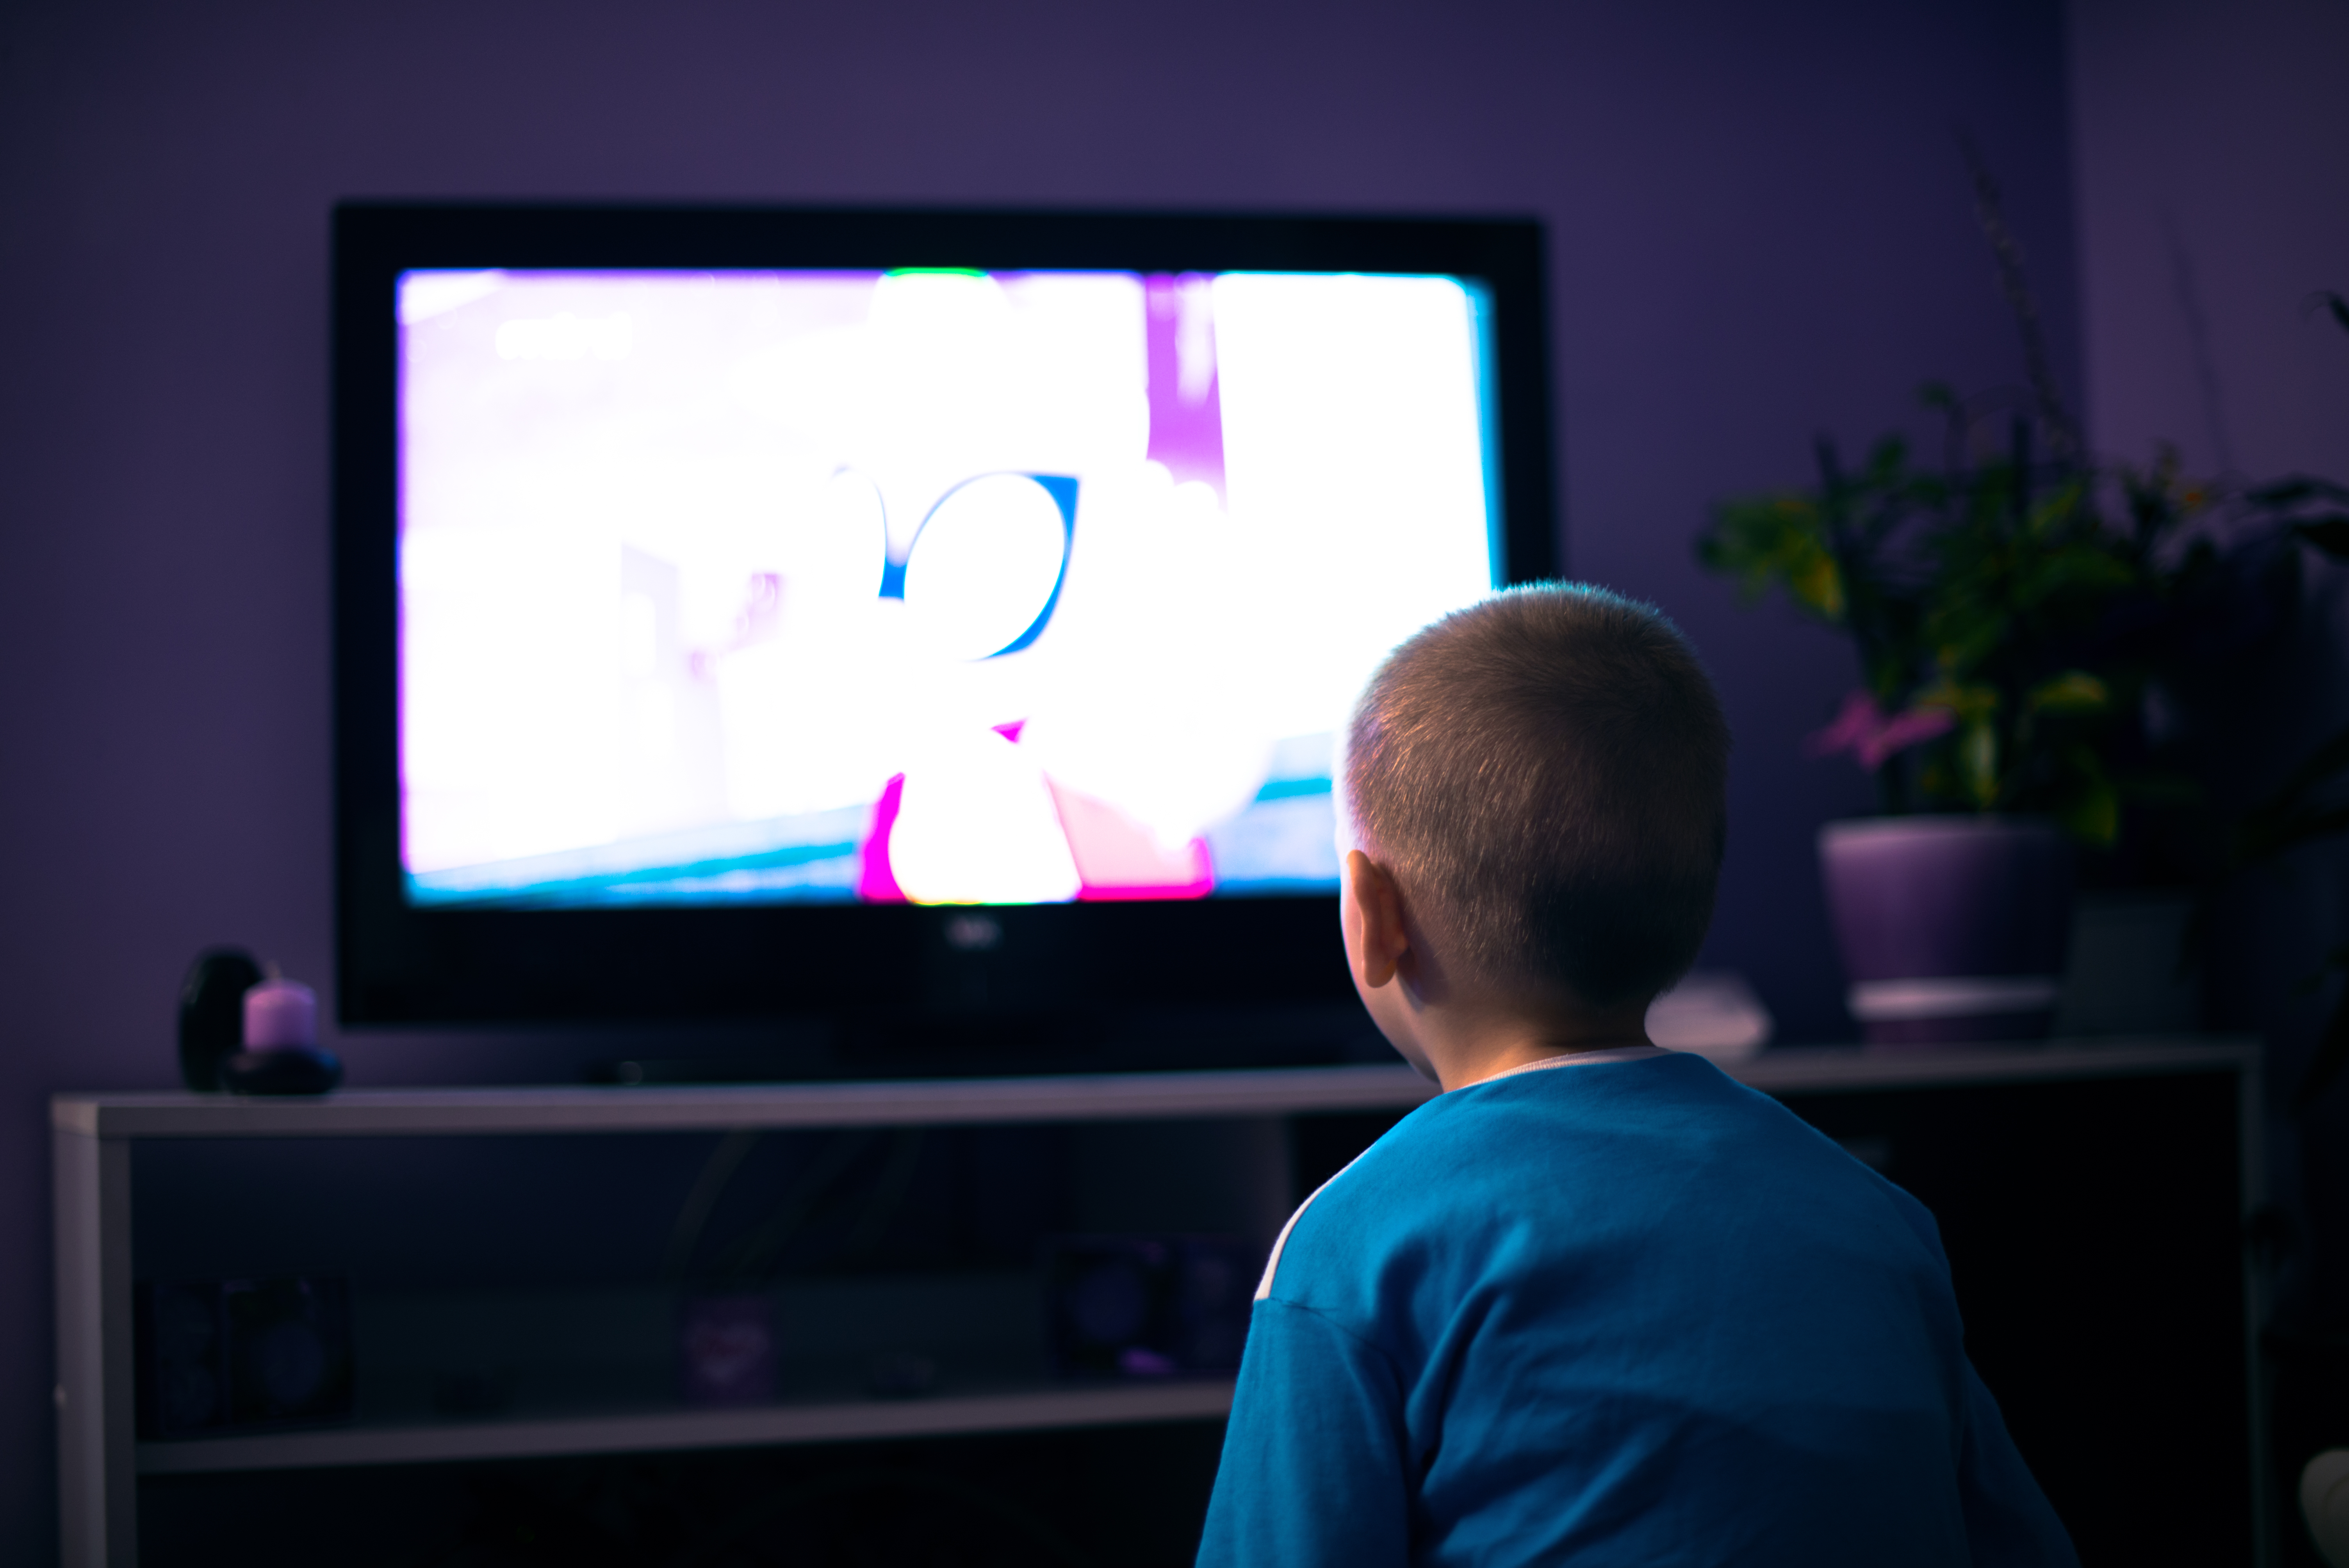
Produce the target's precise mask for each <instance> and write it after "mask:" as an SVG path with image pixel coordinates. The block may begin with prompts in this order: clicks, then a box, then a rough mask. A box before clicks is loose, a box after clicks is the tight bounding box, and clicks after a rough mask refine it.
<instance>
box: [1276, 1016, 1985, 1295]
mask: <svg viewBox="0 0 2349 1568" xmlns="http://www.w3.org/2000/svg"><path fill="white" fill-rule="evenodd" d="M1757 1224H1759V1225H1763V1226H1764V1227H1778V1228H1791V1229H1793V1230H1795V1231H1796V1232H1804V1233H1818V1232H1821V1231H1823V1230H1825V1229H1830V1228H1835V1227H1841V1228H1843V1230H1844V1231H1845V1233H1847V1234H1848V1233H1850V1232H1851V1228H1852V1227H1853V1226H1855V1225H1857V1227H1858V1229H1859V1231H1860V1232H1861V1233H1881V1239H1880V1242H1879V1244H1880V1245H1881V1246H1883V1247H1885V1248H1888V1249H1890V1250H1894V1251H1898V1252H1902V1253H1907V1252H1909V1251H1911V1250H1912V1249H1913V1250H1914V1251H1915V1252H1916V1253H1917V1254H1918V1255H1917V1257H1916V1259H1915V1261H1916V1262H1918V1263H1920V1264H1929V1265H1930V1264H1939V1262H1940V1238H1939V1234H1938V1232H1937V1230H1936V1228H1935V1226H1934V1224H1933V1222H1932V1219H1931V1217H1930V1215H1929V1214H1928V1213H1927V1212H1926V1211H1925V1210H1924V1208H1923V1207H1922V1206H1921V1205H1920V1204H1919V1203H1917V1202H1916V1201H1915V1200H1914V1199H1912V1198H1910V1197H1909V1195H1908V1194H1907V1193H1905V1192H1903V1191H1900V1190H1899V1188H1898V1187H1895V1186H1893V1185H1892V1184H1891V1183H1890V1182H1889V1181H1885V1180H1884V1179H1883V1178H1882V1177H1880V1176H1878V1175H1877V1174H1876V1173H1875V1172H1874V1171H1870V1170H1868V1168H1867V1167H1866V1166H1864V1165H1862V1164H1860V1163H1859V1161H1857V1160H1854V1159H1853V1158H1852V1157H1851V1156H1850V1155H1849V1154H1847V1153H1846V1152H1845V1151H1844V1150H1842V1149H1840V1148H1838V1147H1837V1145H1836V1144H1835V1143H1834V1142H1832V1141H1831V1140H1828V1139H1827V1138H1826V1137H1825V1136H1824V1135H1822V1134H1820V1133H1819V1132H1818V1131H1816V1130H1815V1129H1813V1128H1811V1127H1810V1126H1809V1125H1808V1124H1806V1123H1805V1122H1804V1121H1802V1120H1801V1119H1799V1118H1797V1117H1796V1116H1795V1115H1794V1113H1793V1112H1791V1111H1789V1110H1787V1109H1785V1107H1784V1106H1782V1105H1780V1104H1779V1103H1778V1102H1776V1101H1775V1100H1774V1099H1770V1098H1769V1097H1768V1096H1766V1095H1763V1094H1761V1093H1759V1092H1757V1091H1755V1090H1754V1089H1750V1088H1746V1087H1745V1086H1744V1085H1743V1084H1740V1083H1738V1082H1737V1081H1736V1080H1735V1079H1733V1078H1730V1077H1729V1076H1728V1075H1727V1074H1725V1073H1723V1072H1722V1071H1721V1070H1720V1069H1719V1068H1716V1067H1714V1066H1713V1064H1712V1063H1711V1062H1708V1061H1706V1060H1705V1059H1704V1058H1702V1057H1697V1056H1693V1055H1688V1054H1683V1053H1678V1052H1669V1051H1660V1050H1655V1049H1653V1048H1652V1047H1651V1048H1650V1049H1648V1050H1644V1051H1638V1052H1609V1053H1603V1054H1594V1055H1593V1056H1592V1057H1587V1058H1586V1057H1560V1058H1556V1059H1555V1061H1554V1062H1546V1063H1543V1064H1540V1065H1538V1066H1537V1067H1534V1068H1525V1069H1520V1070H1518V1071H1516V1072H1514V1073H1509V1074H1505V1075H1503V1076H1501V1077H1499V1078H1491V1079H1487V1080H1485V1082H1483V1083H1479V1084H1473V1085H1469V1086H1467V1087H1465V1088H1458V1089H1454V1090H1452V1091H1450V1092H1448V1093H1445V1094H1442V1095H1438V1096H1437V1097H1436V1098H1435V1099H1432V1100H1429V1101H1428V1102H1427V1103H1426V1104H1424V1105H1423V1106H1421V1107H1419V1108H1418V1109H1416V1110H1414V1111H1413V1112H1412V1113H1411V1114H1410V1115H1409V1116H1407V1117H1405V1118H1404V1119H1402V1121H1400V1122H1398V1123H1397V1124H1396V1125H1395V1126H1394V1127H1393V1128H1392V1129H1391V1130H1389V1131H1388V1132H1387V1133H1386V1134H1385V1135H1384V1136H1383V1137H1381V1139H1380V1140H1378V1141H1377V1142H1375V1143H1373V1144H1372V1145H1371V1147H1370V1148H1369V1149H1367V1150H1364V1151H1363V1152H1362V1154H1361V1157H1360V1158H1358V1159H1357V1160H1355V1161H1354V1162H1353V1163H1352V1164H1350V1165H1349V1166H1347V1167H1346V1168H1345V1169H1344V1170H1342V1171H1340V1172H1339V1173H1338V1174H1337V1175H1336V1176H1333V1177H1332V1178H1330V1181H1327V1182H1326V1183H1324V1184H1323V1185H1322V1187H1321V1188H1320V1189H1319V1191H1315V1192H1314V1193H1313V1194H1311V1195H1310V1196H1309V1197H1308V1198H1307V1199H1306V1201H1305V1202H1304V1203H1303V1204H1301V1205H1300V1206H1299V1208H1298V1210H1297V1212H1295V1213H1294V1214H1293V1215H1292V1216H1291V1217H1290V1219H1289V1222H1288V1226H1287V1227H1286V1228H1285V1229H1284V1230H1283V1232H1282V1233H1281V1236H1280V1239H1279V1241H1278V1243H1276V1244H1275V1247H1274V1249H1273V1253H1272V1255H1271V1257H1270V1258H1269V1260H1268V1264H1267V1266H1266V1269H1265V1274H1264V1278H1263V1281H1262V1283H1261V1284H1260V1285H1259V1287H1258V1289H1257V1296H1258V1298H1259V1299H1264V1298H1268V1297H1278V1298H1280V1299H1284V1300H1290V1301H1294V1302H1298V1303H1299V1304H1300V1305H1316V1306H1317V1307H1326V1308H1329V1309H1332V1310H1336V1311H1339V1312H1340V1313H1341V1314H1343V1313H1345V1310H1346V1308H1347V1307H1348V1306H1349V1305H1352V1306H1354V1307H1357V1308H1360V1309H1364V1310H1368V1309H1371V1308H1372V1307H1373V1306H1374V1305H1375V1304H1376V1303H1378V1302H1379V1301H1381V1300H1386V1301H1392V1297H1393V1295H1394V1293H1395V1291H1396V1289H1397V1287H1398V1285H1399V1284H1402V1282H1403V1280H1404V1279H1416V1280H1419V1281H1422V1282H1430V1281H1433V1280H1434V1279H1437V1278H1441V1277H1442V1276H1444V1275H1447V1274H1448V1275H1454V1276H1457V1275H1459V1274H1463V1273H1470V1274H1489V1273H1490V1272H1491V1271H1493V1270H1495V1269H1508V1268H1513V1267H1515V1268H1538V1267H1541V1266H1543V1265H1544V1264H1545V1263H1547V1262H1554V1261H1555V1260H1557V1258H1558V1257H1560V1256H1561V1255H1563V1254H1570V1253H1576V1252H1578V1251H1583V1252H1590V1251H1598V1252H1607V1253H1620V1252H1622V1251H1623V1250H1624V1249H1626V1248H1633V1247H1635V1248H1638V1249H1639V1250H1640V1251H1643V1252H1644V1251H1653V1250H1654V1249H1655V1248H1656V1247H1658V1246H1663V1245H1670V1244H1675V1243H1677V1244H1682V1245H1696V1246H1702V1245H1703V1244H1704V1242H1703V1240H1702V1238H1703V1237H1704V1236H1705V1235H1706V1234H1707V1233H1733V1232H1737V1231H1741V1230H1744V1229H1747V1228H1750V1227H1752V1226H1754V1225H1757ZM1399 1276H1400V1277H1399ZM1464 1284H1465V1282H1464V1281H1460V1282H1459V1283H1458V1284H1457V1285H1455V1288H1462V1287H1464Z"/></svg>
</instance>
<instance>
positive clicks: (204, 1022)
mask: <svg viewBox="0 0 2349 1568" xmlns="http://www.w3.org/2000/svg"><path fill="white" fill-rule="evenodd" d="M260 984H261V965H260V963H259V962H258V961H257V960H255V959H254V956H253V954H250V953H247V952H246V951H244V949H243V948H241V947H207V948H205V949H204V950H203V951H202V953H199V954H196V961H195V962H194V963H193V964H191V965H189V966H188V977H187V978H186V979H185V980H182V981H181V983H180V1077H181V1080H182V1081H184V1082H185V1083H186V1084H187V1086H188V1087H189V1088H191V1089H193V1090H195V1091H196V1092H197V1093H198V1094H212V1093H214V1092H216V1091H217V1090H218V1089H219V1088H220V1087H221V1081H220V1069H221V1064H222V1062H224V1061H226V1060H228V1058H229V1057H233V1056H234V1055H236V1053H237V1051H238V1050H239V1049H241V1048H242V1047H243V1044H244V994H245V993H246V992H247V991H250V990H251V989H253V987H254V986H255V985H260Z"/></svg>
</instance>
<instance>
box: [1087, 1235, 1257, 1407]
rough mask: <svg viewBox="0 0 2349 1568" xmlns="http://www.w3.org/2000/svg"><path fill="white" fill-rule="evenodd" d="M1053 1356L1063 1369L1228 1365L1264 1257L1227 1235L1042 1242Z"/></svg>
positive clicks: (1145, 1373)
mask: <svg viewBox="0 0 2349 1568" xmlns="http://www.w3.org/2000/svg"><path fill="white" fill-rule="evenodd" d="M1045 1256H1046V1263H1045V1295H1046V1298H1047V1302H1048V1310H1049V1312H1050V1338H1051V1346H1052V1360H1053V1364H1054V1366H1055V1367H1056V1368H1057V1369H1058V1370H1059V1371H1061V1373H1063V1374H1073V1375H1076V1376H1092V1377H1100V1376H1103V1375H1107V1376H1112V1377H1179V1376H1182V1375H1184V1374H1186V1373H1201V1372H1228V1371H1231V1370H1232V1369H1233V1368H1235V1367H1238V1366H1239V1364H1240V1347H1241V1346H1242V1345H1243V1344H1245V1343H1246V1342H1247V1320H1248V1291H1249V1287H1250V1286H1251V1285H1253V1284H1255V1283H1256V1269H1257V1267H1259V1266H1261V1264H1262V1263H1263V1260H1262V1259H1261V1258H1260V1257H1257V1255H1256V1254H1255V1253H1253V1252H1252V1250H1251V1249H1250V1248H1249V1247H1248V1246H1247V1244H1246V1243H1242V1242H1239V1241H1237V1240H1235V1239H1233V1238H1230V1237H1225V1236H1143V1235H1131V1236H1056V1237H1052V1238H1050V1239H1049V1240H1048V1241H1047V1242H1046V1243H1045Z"/></svg>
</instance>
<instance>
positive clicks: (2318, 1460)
mask: <svg viewBox="0 0 2349 1568" xmlns="http://www.w3.org/2000/svg"><path fill="white" fill-rule="evenodd" d="M2300 1516H2301V1518H2302V1519H2303V1520H2305V1521H2306V1522H2307V1523H2308V1538H2309V1539H2310V1540H2311V1541H2313V1542H2315V1543H2316V1549H2317V1551H2318V1552H2320V1553H2323V1556H2324V1561H2325V1562H2326V1563H2330V1564H2332V1568H2349V1449H2325V1450H2324V1451H2323V1453H2321V1454H2318V1455H2317V1456H2316V1457H2315V1458H2314V1459H2313V1460H2309V1461H2308V1464H2307V1466H2306V1468H2304V1469H2302V1471H2301V1472H2300Z"/></svg>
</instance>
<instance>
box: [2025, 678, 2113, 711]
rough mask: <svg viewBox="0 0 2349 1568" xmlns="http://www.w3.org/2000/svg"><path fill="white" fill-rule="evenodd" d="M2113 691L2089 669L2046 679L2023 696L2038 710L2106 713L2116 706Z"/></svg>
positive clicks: (2028, 705)
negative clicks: (2107, 709) (2113, 704)
mask: <svg viewBox="0 0 2349 1568" xmlns="http://www.w3.org/2000/svg"><path fill="white" fill-rule="evenodd" d="M2112 700H2113V694H2112V692H2111V691H2110V690H2109V689H2107V688H2106V686H2105V683H2104V682H2102V681H2100V680H2098V679H2097V678H2096V677H2095V676H2092V675H2090V674H2089V673H2088V672H2087V671H2085V670H2065V671H2064V673H2063V674H2062V675H2060V676H2054V677H2053V678H2051V679H2048V680H2044V681H2042V682H2040V683H2039V684H2038V685H2037V686H2033V687H2032V688H2031V690H2030V692H2029V693H2028V694H2027V695H2026V696H2024V697H2023V706H2024V707H2028V708H2030V709H2031V710H2032V711H2033V712H2036V713H2102V712H2104V711H2105V709H2106V708H2107V707H2110V706H2112Z"/></svg>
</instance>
